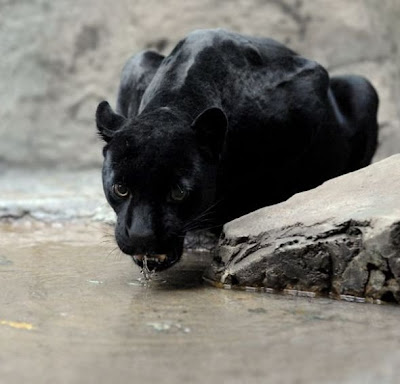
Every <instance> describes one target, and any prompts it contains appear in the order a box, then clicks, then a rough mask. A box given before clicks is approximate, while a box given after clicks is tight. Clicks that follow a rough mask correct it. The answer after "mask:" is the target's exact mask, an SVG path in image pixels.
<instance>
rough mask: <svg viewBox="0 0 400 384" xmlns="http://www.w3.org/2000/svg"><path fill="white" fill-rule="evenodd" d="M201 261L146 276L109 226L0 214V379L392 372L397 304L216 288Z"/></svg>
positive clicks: (336, 378)
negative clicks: (10, 220) (1, 220)
mask: <svg viewBox="0 0 400 384" xmlns="http://www.w3.org/2000/svg"><path fill="white" fill-rule="evenodd" d="M209 262H210V255H209V254H207V253H206V252H201V253H196V252H191V253H186V254H185V255H184V256H183V260H182V262H181V263H179V264H178V265H177V266H174V267H173V268H171V269H170V270H169V271H166V272H160V273H158V272H155V273H153V274H151V279H150V280H149V281H148V280H146V277H145V276H143V274H141V273H140V269H139V268H138V267H137V266H136V265H134V263H133V262H132V260H131V259H130V258H129V257H127V256H124V255H122V254H121V253H120V252H119V251H118V249H117V248H116V246H115V243H114V241H113V240H112V229H110V228H107V227H103V226H100V225H93V224H89V225H86V224H81V223H71V224H68V225H64V224H55V225H53V226H51V225H50V226H49V225H44V224H38V223H35V224H33V223H29V222H22V223H18V224H14V225H5V224H4V225H0V383H3V382H4V383H24V382H30V383H32V384H35V383H50V382H56V383H76V382H85V383H109V382H113V383H126V382H134V383H154V382H162V383H180V382H190V383H204V382H227V383H244V382H249V383H258V382H260V383H266V382H271V383H300V384H301V383H331V382H340V383H365V382H367V383H380V382H382V383H383V382H384V383H397V381H398V377H399V374H400V372H399V367H400V327H399V326H398V324H399V318H400V308H399V307H395V306H390V305H382V306H376V305H369V304H360V303H346V302H340V301H334V300H330V299H318V298H310V297H296V296H282V295H272V294H268V293H265V292H263V293H259V292H246V291H235V290H224V289H217V288H215V287H211V286H209V285H208V284H204V283H203V281H202V271H203V269H204V268H205V267H206V266H207V265H208V264H209ZM332 378H333V379H332Z"/></svg>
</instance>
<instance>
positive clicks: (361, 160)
mask: <svg viewBox="0 0 400 384" xmlns="http://www.w3.org/2000/svg"><path fill="white" fill-rule="evenodd" d="M331 89H332V91H333V94H334V96H335V99H336V102H337V104H338V109H339V111H337V113H338V114H341V115H342V116H343V117H344V121H345V122H346V123H345V124H346V126H347V129H348V131H349V137H350V147H351V154H350V159H349V163H348V169H347V172H351V171H355V170H357V169H359V168H362V167H365V166H367V165H368V164H369V163H370V162H371V159H372V157H373V155H374V153H375V150H376V146H377V137H378V123H377V110H378V104H379V99H378V95H377V93H376V91H375V89H374V87H373V86H372V85H371V83H370V82H369V81H368V80H367V79H365V78H363V77H361V76H335V77H332V78H331ZM339 120H341V119H339Z"/></svg>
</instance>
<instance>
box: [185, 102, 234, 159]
mask: <svg viewBox="0 0 400 384" xmlns="http://www.w3.org/2000/svg"><path fill="white" fill-rule="evenodd" d="M192 128H193V129H194V131H195V132H196V136H197V138H198V140H199V143H200V144H201V145H202V146H205V147H206V148H209V149H210V150H211V154H212V156H213V158H214V159H218V156H219V155H220V153H221V151H222V147H223V144H224V140H225V133H226V129H227V128H228V119H227V117H226V115H225V113H224V111H223V110H222V109H220V108H216V107H213V108H208V109H206V110H205V111H203V112H201V113H200V114H199V115H198V116H197V117H196V119H195V120H194V122H193V123H192Z"/></svg>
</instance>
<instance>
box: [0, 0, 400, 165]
mask: <svg viewBox="0 0 400 384" xmlns="http://www.w3.org/2000/svg"><path fill="white" fill-rule="evenodd" d="M399 24H400V1H399V0H308V1H307V0H236V1H234V0H233V1H227V0H202V1H201V0H164V1H161V0H158V1H157V0H114V1H107V0H80V1H78V0H56V1H54V0H18V1H16V0H0V76H1V80H0V138H1V139H0V167H2V168H5V167H6V168H8V167H10V166H17V167H24V168H26V167H43V168H46V167H52V168H54V167H63V168H68V169H76V168H91V167H98V166H99V164H100V163H101V143H100V141H99V139H98V138H97V136H96V134H95V124H94V112H95V109H96V106H97V103H98V102H99V101H101V100H103V99H108V100H109V101H110V102H111V103H112V104H113V105H114V104H115V95H116V90H117V86H118V80H119V73H120V70H121V68H122V66H123V64H124V62H125V61H126V59H127V58H128V57H129V56H130V55H131V54H132V53H134V52H137V51H140V50H142V49H143V48H156V49H159V50H160V51H161V52H162V53H168V52H169V51H170V49H171V48H172V47H173V46H174V45H175V44H176V42H177V41H178V40H179V39H180V38H181V37H183V36H184V35H185V34H186V33H187V32H189V31H190V30H192V29H196V28H210V27H225V28H229V29H232V30H235V31H238V32H242V33H246V34H255V35H260V36H269V37H272V38H275V39H277V40H279V41H281V42H284V43H286V44H288V45H289V46H290V47H291V48H293V49H295V50H297V51H298V52H300V53H301V54H303V55H304V56H307V57H309V58H312V59H315V60H317V61H319V62H320V63H321V64H323V65H324V66H325V67H326V68H327V69H328V70H330V71H331V73H333V74H336V73H358V74H362V75H365V76H367V77H368V78H369V79H370V80H371V81H372V82H373V84H374V85H375V86H376V88H377V89H378V92H379V94H380V98H381V108H380V112H379V121H380V123H381V126H382V129H381V140H380V141H381V145H380V148H379V151H378V153H377V156H376V159H381V158H383V157H386V156H388V155H390V154H393V153H396V152H399V151H400V105H399V100H400V97H399V96H400V54H399V52H398V48H399V47H398V45H399V42H400V25H399Z"/></svg>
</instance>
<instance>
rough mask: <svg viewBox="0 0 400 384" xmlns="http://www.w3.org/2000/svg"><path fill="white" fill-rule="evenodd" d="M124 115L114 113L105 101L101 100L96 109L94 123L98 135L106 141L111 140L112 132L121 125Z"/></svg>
mask: <svg viewBox="0 0 400 384" xmlns="http://www.w3.org/2000/svg"><path fill="white" fill-rule="evenodd" d="M124 122H125V117H123V116H121V115H118V113H115V112H114V111H113V110H112V108H111V107H110V104H108V103H107V101H102V102H101V103H100V104H99V106H98V107H97V111H96V125H97V129H98V131H99V134H100V136H101V137H102V138H103V139H104V141H106V142H107V143H108V142H110V141H111V139H112V137H113V136H114V133H115V132H116V131H118V129H120V128H121V127H122V124H123V123H124Z"/></svg>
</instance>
